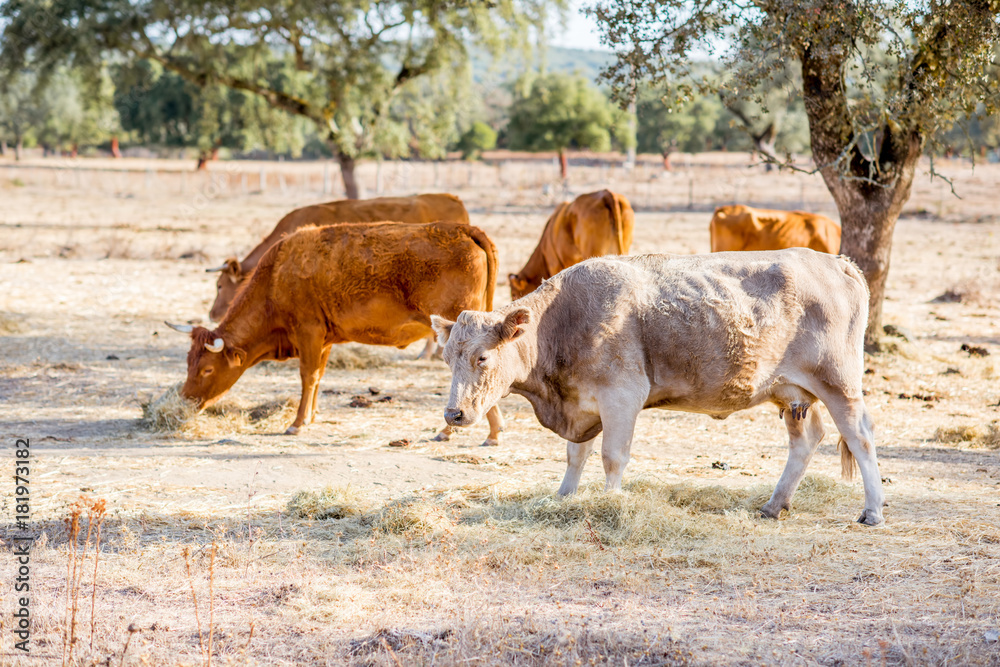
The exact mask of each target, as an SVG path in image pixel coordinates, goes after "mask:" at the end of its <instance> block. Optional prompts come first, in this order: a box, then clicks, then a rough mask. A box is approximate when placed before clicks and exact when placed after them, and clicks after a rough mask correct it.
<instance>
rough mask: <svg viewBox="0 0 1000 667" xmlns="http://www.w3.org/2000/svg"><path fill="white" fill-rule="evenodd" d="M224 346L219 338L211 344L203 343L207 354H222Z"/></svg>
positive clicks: (224, 343)
mask: <svg viewBox="0 0 1000 667" xmlns="http://www.w3.org/2000/svg"><path fill="white" fill-rule="evenodd" d="M225 346H226V341H224V340H222V339H221V338H216V339H215V340H214V341H212V342H211V343H205V349H206V350H208V351H209V352H222V348H224V347H225Z"/></svg>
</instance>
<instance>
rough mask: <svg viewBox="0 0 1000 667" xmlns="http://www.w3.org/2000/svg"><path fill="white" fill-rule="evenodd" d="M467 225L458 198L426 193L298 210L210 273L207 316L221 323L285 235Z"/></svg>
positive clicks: (343, 201)
mask: <svg viewBox="0 0 1000 667" xmlns="http://www.w3.org/2000/svg"><path fill="white" fill-rule="evenodd" d="M383 220H391V221H393V222H438V221H443V222H464V223H465V224H469V212H468V211H466V210H465V206H464V205H463V204H462V200H461V199H459V198H458V197H456V196H455V195H449V194H427V195H415V196H413V197H379V198H377V199H364V200H356V199H345V200H342V201H332V202H327V203H326V204H316V205H314V206H304V207H302V208H297V209H295V210H294V211H292V212H291V213H289V214H288V215H286V216H285V217H283V218H282V219H281V220H280V221H279V222H278V224H277V225H276V226H275V228H274V230H273V231H272V232H271V233H270V234H269V235H268V236H267V238H265V239H264V240H263V241H261V242H260V243H259V244H258V245H257V247H256V248H254V249H253V250H251V251H250V254H249V255H247V256H246V257H245V258H244V259H243V261H242V262H241V261H239V260H237V259H236V258H235V257H231V258H229V259H227V260H226V261H225V263H223V264H222V266H220V267H218V268H215V269H207V270H208V272H209V273H214V272H219V280H218V281H217V282H216V295H215V303H213V304H212V309H211V310H210V311H209V313H208V316H209V317H210V318H212V321H213V322H218V321H220V320H221V319H222V316H223V315H225V314H226V309H227V308H228V307H229V304H230V302H231V301H232V300H233V297H234V296H236V289H237V288H238V287H239V286H240V285H241V284H242V283H243V281H245V280H246V279H247V277H249V275H250V273H251V272H252V271H253V269H254V267H255V266H257V262H259V261H260V258H261V257H263V256H264V253H265V252H267V250H268V248H270V247H271V246H273V245H274V244H275V243H277V242H278V241H280V240H281V239H282V238H284V237H285V236H286V235H288V234H291V233H292V232H294V231H295V230H297V229H299V228H300V227H303V226H305V225H317V226H320V227H322V226H324V225H332V224H336V223H338V222H380V221H383Z"/></svg>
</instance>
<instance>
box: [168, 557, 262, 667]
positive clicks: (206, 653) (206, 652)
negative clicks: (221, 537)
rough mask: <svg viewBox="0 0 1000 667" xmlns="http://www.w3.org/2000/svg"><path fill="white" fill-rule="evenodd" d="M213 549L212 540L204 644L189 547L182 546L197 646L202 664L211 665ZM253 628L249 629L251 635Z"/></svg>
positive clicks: (213, 637) (213, 583) (213, 614)
mask: <svg viewBox="0 0 1000 667" xmlns="http://www.w3.org/2000/svg"><path fill="white" fill-rule="evenodd" d="M215 551H216V544H215V542H212V552H211V554H209V557H208V645H207V646H206V645H205V635H204V633H203V632H202V630H201V614H199V613H198V595H197V594H196V593H195V590H194V575H193V574H192V573H191V549H190V547H184V567H185V569H186V570H187V576H188V585H189V586H190V588H191V603H192V604H193V605H194V622H195V625H196V626H197V627H198V648H199V649H201V659H202V664H204V665H205V666H206V667H212V643H213V641H214V639H215ZM252 635H253V630H251V636H252Z"/></svg>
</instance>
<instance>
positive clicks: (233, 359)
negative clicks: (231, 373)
mask: <svg viewBox="0 0 1000 667" xmlns="http://www.w3.org/2000/svg"><path fill="white" fill-rule="evenodd" d="M226 360H227V361H228V362H229V366H230V368H235V367H237V366H242V365H243V363H244V362H246V360H247V352H246V350H244V349H243V348H241V347H236V348H233V349H232V350H226Z"/></svg>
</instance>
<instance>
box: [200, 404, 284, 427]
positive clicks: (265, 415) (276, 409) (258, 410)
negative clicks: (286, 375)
mask: <svg viewBox="0 0 1000 667" xmlns="http://www.w3.org/2000/svg"><path fill="white" fill-rule="evenodd" d="M292 407H294V403H293V402H292V400H291V399H288V398H286V399H284V400H276V401H268V402H267V403H261V404H260V405H258V406H256V407H253V408H250V409H249V410H247V411H246V416H247V419H248V420H249V421H250V423H251V424H257V423H259V422H262V421H264V420H265V419H270V418H271V417H274V416H276V415H279V414H281V413H285V412H287V411H289V410H290V409H291V408H292ZM210 409H211V408H210Z"/></svg>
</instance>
